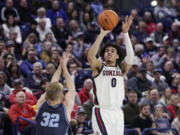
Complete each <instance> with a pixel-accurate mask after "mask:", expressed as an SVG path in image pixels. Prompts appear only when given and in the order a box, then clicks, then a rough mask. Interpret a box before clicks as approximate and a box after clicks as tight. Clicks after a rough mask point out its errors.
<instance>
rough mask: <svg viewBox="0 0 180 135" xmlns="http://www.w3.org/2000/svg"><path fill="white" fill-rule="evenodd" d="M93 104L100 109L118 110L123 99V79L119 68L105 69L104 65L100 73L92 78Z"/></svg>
mask: <svg viewBox="0 0 180 135" xmlns="http://www.w3.org/2000/svg"><path fill="white" fill-rule="evenodd" d="M93 83H94V89H93V92H94V96H95V99H94V102H95V104H96V105H99V106H100V107H102V108H103V107H105V108H106V107H108V108H117V107H118V108H120V107H121V105H122V102H123V99H124V97H125V91H124V79H123V74H122V71H121V69H120V67H119V66H117V67H107V66H105V65H104V64H103V65H102V69H101V71H100V73H99V74H98V75H97V76H95V77H93Z"/></svg>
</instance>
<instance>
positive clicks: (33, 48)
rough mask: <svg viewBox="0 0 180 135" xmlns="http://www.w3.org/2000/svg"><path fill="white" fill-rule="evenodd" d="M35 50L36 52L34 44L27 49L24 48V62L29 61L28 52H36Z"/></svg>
mask: <svg viewBox="0 0 180 135" xmlns="http://www.w3.org/2000/svg"><path fill="white" fill-rule="evenodd" d="M34 50H36V49H35V47H34V45H32V44H29V45H28V46H27V47H26V48H24V49H23V50H22V52H21V53H22V54H21V55H22V59H23V60H25V59H27V55H28V52H29V51H34Z"/></svg>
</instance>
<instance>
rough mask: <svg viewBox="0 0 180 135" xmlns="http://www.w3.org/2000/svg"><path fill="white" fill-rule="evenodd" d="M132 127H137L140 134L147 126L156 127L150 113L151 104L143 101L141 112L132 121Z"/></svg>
mask: <svg viewBox="0 0 180 135" xmlns="http://www.w3.org/2000/svg"><path fill="white" fill-rule="evenodd" d="M132 127H133V128H135V129H136V130H137V131H138V133H139V134H140V135H142V131H143V130H144V129H145V128H154V127H155V124H154V119H153V117H152V115H151V113H150V105H149V104H147V103H142V104H141V105H140V114H139V115H138V116H136V117H135V118H134V119H133V121H132Z"/></svg>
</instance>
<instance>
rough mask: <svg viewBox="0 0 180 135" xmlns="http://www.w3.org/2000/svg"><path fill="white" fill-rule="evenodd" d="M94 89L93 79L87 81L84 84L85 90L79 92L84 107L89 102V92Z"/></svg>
mask: <svg viewBox="0 0 180 135" xmlns="http://www.w3.org/2000/svg"><path fill="white" fill-rule="evenodd" d="M92 87H93V82H92V80H91V79H86V80H85V81H84V84H83V88H82V89H81V90H80V92H79V98H80V100H81V103H82V105H83V104H84V103H85V102H86V101H87V100H89V98H90V96H89V92H90V90H91V89H92Z"/></svg>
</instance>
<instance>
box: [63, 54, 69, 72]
mask: <svg viewBox="0 0 180 135" xmlns="http://www.w3.org/2000/svg"><path fill="white" fill-rule="evenodd" d="M69 58H70V53H66V52H64V53H63V56H62V57H61V65H62V68H66V67H67V63H68V61H69Z"/></svg>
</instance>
